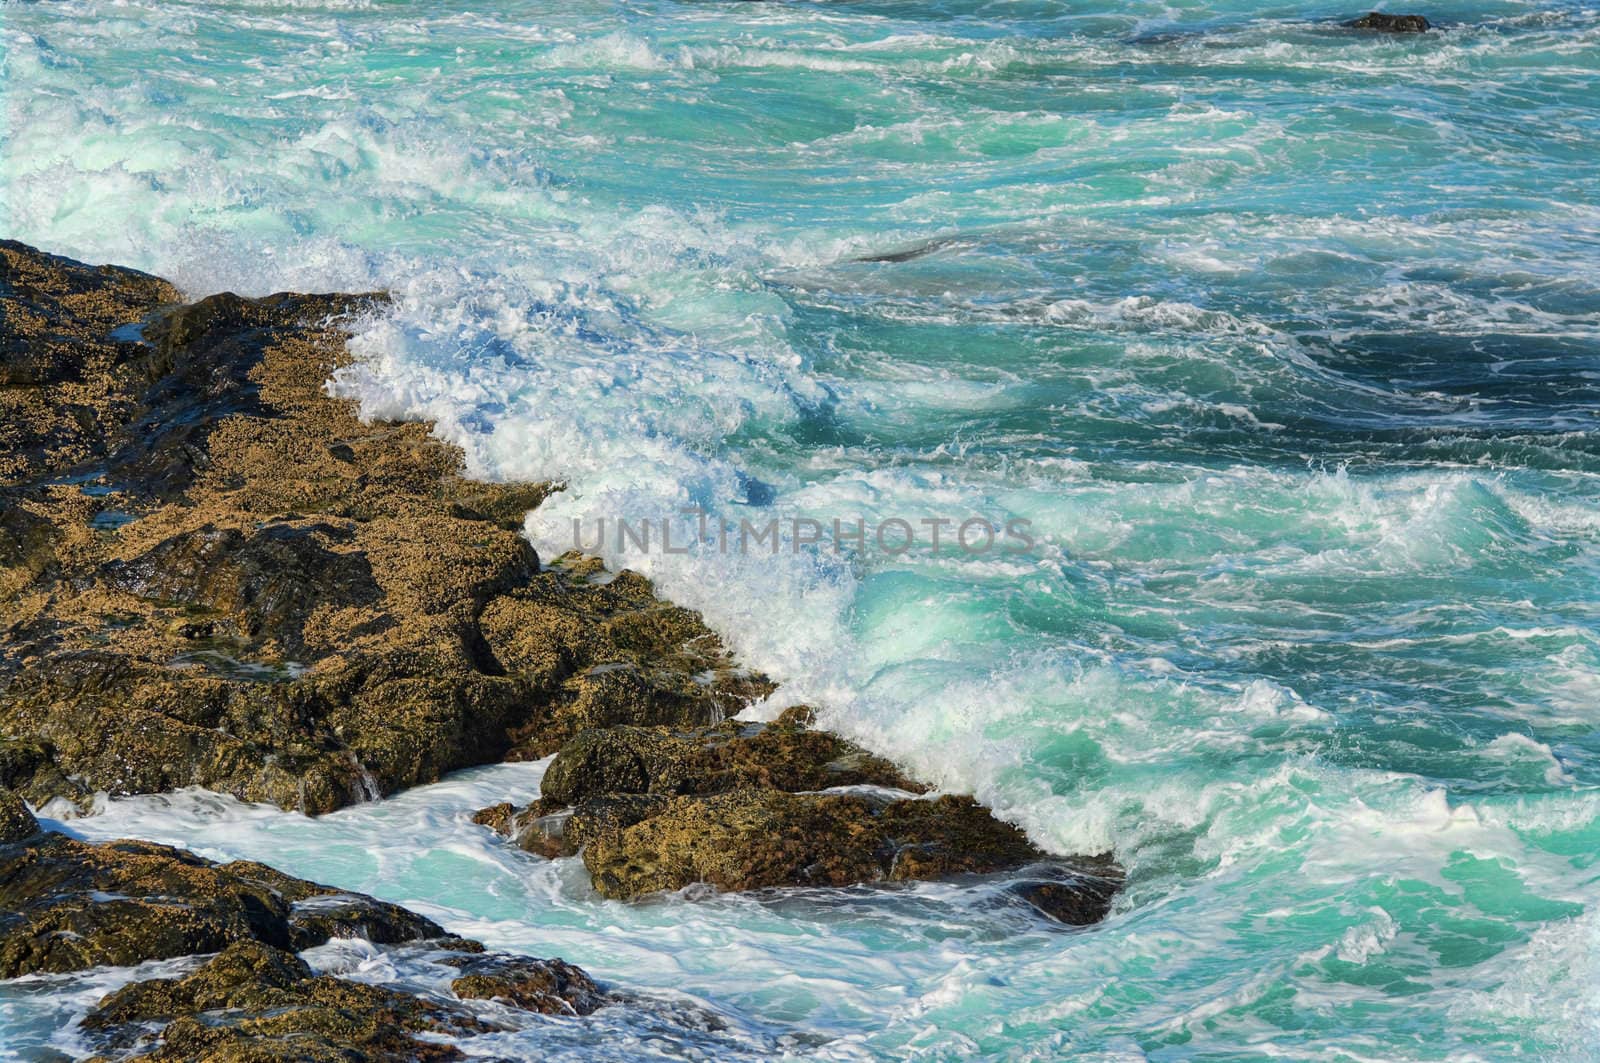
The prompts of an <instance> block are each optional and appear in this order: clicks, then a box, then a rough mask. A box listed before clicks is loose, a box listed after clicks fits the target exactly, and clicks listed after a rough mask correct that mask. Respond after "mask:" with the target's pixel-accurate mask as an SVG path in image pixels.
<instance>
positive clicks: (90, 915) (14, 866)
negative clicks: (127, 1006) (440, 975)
mask: <svg viewBox="0 0 1600 1063" xmlns="http://www.w3.org/2000/svg"><path fill="white" fill-rule="evenodd" d="M13 800H14V798H13ZM30 819H31V817H30ZM0 912H4V913H5V914H4V915H3V916H0V978H15V977H17V976H19V975H24V974H34V973H40V972H45V973H62V972H67V971H77V970H82V969H84V968H87V967H95V966H100V965H102V964H111V965H116V966H127V965H131V964H136V963H142V962H144V961H146V960H159V959H170V958H172V957H176V956H188V955H192V954H194V953H203V952H216V951H219V950H221V949H223V948H225V947H227V946H228V945H229V944H231V943H233V942H236V941H246V940H252V941H260V942H264V943H266V944H269V945H272V946H274V947H277V948H297V949H298V948H308V947H310V946H312V945H318V944H321V943H323V942H325V941H327V940H328V939H329V938H330V937H335V936H353V935H355V934H360V935H361V936H365V937H369V938H371V939H372V940H375V941H390V942H394V941H405V940H413V939H419V938H430V937H439V936H442V935H443V933H444V931H443V930H441V929H440V928H439V927H438V926H437V925H436V924H434V923H432V922H431V921H429V920H427V919H424V918H423V917H421V916H418V915H416V914H414V913H412V912H409V911H407V910H406V909H404V908H401V907H399V906H397V905H392V904H386V903H384V902H382V901H377V900H374V899H372V898H370V897H361V896H356V895H351V894H345V893H341V892H340V891H337V890H332V889H329V888H328V887H326V886H319V885H317V884H316V883H313V882H307V881H305V880H303V879H297V878H294V877H292V876H289V875H285V874H283V873H281V872H278V871H274V870H273V869H272V868H269V867H266V866H264V865H262V864H255V863H249V862H244V861H241V862H237V863H232V864H216V863H213V862H211V861H209V860H205V859H202V858H201V857H198V856H195V855H193V854H191V853H186V852H184V851H182V850H179V849H173V848H170V847H168V846H165V845H155V844H152V843H148V842H135V841H122V842H111V843H108V844H105V845H90V844H87V843H84V842H80V841H76V840H74V839H71V838H67V837H65V836H63V835H60V834H41V835H37V836H36V837H35V838H34V839H33V840H32V841H31V842H29V843H28V844H26V845H19V846H13V847H11V848H9V849H5V850H0Z"/></svg>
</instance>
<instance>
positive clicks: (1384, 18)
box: [1340, 11, 1433, 33]
mask: <svg viewBox="0 0 1600 1063" xmlns="http://www.w3.org/2000/svg"><path fill="white" fill-rule="evenodd" d="M1340 25H1342V26H1345V27H1347V28H1349V29H1353V30H1375V31H1377V32H1379V33H1425V32H1427V31H1428V30H1430V29H1432V28H1433V23H1431V22H1429V21H1428V20H1427V19H1426V18H1423V17H1422V16H1421V15H1389V14H1385V13H1384V12H1382V11H1369V12H1368V13H1367V14H1365V15H1362V16H1361V17H1360V18H1353V19H1351V20H1350V21H1348V22H1342V23H1340Z"/></svg>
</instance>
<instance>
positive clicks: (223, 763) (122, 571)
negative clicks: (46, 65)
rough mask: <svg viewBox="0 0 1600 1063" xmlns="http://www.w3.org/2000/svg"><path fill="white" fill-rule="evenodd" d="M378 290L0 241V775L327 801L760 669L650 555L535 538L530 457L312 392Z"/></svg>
mask: <svg viewBox="0 0 1600 1063" xmlns="http://www.w3.org/2000/svg"><path fill="white" fill-rule="evenodd" d="M381 302H382V297H380V296H320V295H277V296H271V297H268V298H265V299H244V298H241V297H239V296H235V295H231V294H222V295H216V296H212V297H210V298H207V299H203V300H201V301H199V302H197V303H193V304H189V305H182V304H180V303H179V296H178V293H177V292H176V291H175V290H174V289H172V288H171V286H170V285H167V284H166V283H165V282H163V281H160V280H157V279H156V278H153V277H149V276H146V275H144V274H139V273H135V272H133V271H129V270H119V269H115V268H110V267H102V268H94V267H89V266H85V265H81V264H78V263H74V262H70V261H68V260H66V259H60V258H56V257H54V256H50V255H45V254H42V253H40V252H37V251H34V250H32V249H30V248H26V247H24V246H23V245H20V244H14V243H3V244H0V309H3V311H4V312H3V314H0V359H3V360H0V379H3V383H0V455H3V461H0V785H5V786H8V787H12V788H14V789H16V790H18V791H19V792H20V793H22V794H23V795H25V796H26V797H27V798H28V799H30V800H32V801H33V802H35V803H36V804H38V803H43V802H44V801H47V800H49V799H50V798H53V797H67V798H69V799H74V800H79V801H82V800H83V799H85V798H86V797H87V796H88V795H89V794H91V793H92V792H94V791H97V790H105V791H108V792H110V793H112V794H122V793H147V792H161V791H166V790H172V789H176V788H179V787H183V786H190V785H199V786H204V787H207V788H210V789H213V790H218V791H222V792H226V793H231V794H233V795H235V796H237V797H240V798H242V799H246V800H257V801H269V802H273V803H275V804H278V805H280V806H282V807H285V808H291V809H301V810H304V811H307V812H311V813H319V812H326V811H330V810H332V809H335V808H338V807H340V806H342V805H346V804H349V803H352V802H356V801H361V800H367V799H371V798H375V797H378V796H380V795H383V794H388V793H392V792H394V791H396V790H399V789H402V788H404V787H407V786H411V785H415V784H417V783H421V782H428V781H432V780H434V779H437V778H438V777H439V776H440V775H441V774H443V773H444V772H447V771H450V770H453V769H456V768H461V767H466V766H470V765H474V764H481V763H485V762H491V761H496V760H501V759H516V758H522V757H541V756H545V755H548V754H549V753H552V752H554V751H555V750H556V749H557V748H559V747H560V746H561V744H562V743H563V742H564V741H566V740H567V739H568V738H570V737H572V736H573V735H575V734H577V733H579V732H580V731H582V730H583V729H585V728H588V727H597V726H607V725H611V724H620V723H645V724H672V725H675V726H693V725H696V724H702V723H707V722H709V721H712V720H715V719H720V718H722V717H724V716H726V715H730V714H732V713H735V712H737V711H738V710H739V709H741V708H742V707H743V706H744V705H745V704H746V703H747V702H749V701H750V700H752V699H754V698H756V697H759V696H761V695H763V694H765V693H766V692H768V691H769V690H770V689H771V684H770V683H768V682H767V681H766V680H765V679H763V678H762V677H760V676H752V675H748V674H746V673H744V672H741V671H739V670H738V669H736V668H735V667H733V664H732V662H731V660H730V658H729V656H728V654H727V652H726V650H724V649H723V647H722V645H721V643H720V642H719V641H718V639H717V638H716V636H715V635H714V634H713V633H712V632H710V631H709V630H708V629H707V628H706V627H705V625H704V624H703V623H702V622H701V621H700V618H699V617H698V616H697V615H696V614H694V613H692V612H690V611H688V610H684V609H680V608H678V607H676V606H673V605H670V604H668V603H665V602H662V601H661V600H659V599H657V598H656V597H655V595H654V593H653V590H652V588H651V586H650V584H649V582H648V581H647V580H645V579H644V578H643V577H640V576H638V575H636V574H634V573H630V572H623V573H620V574H617V575H615V576H612V575H611V574H609V573H606V572H604V570H602V569H600V568H599V566H598V565H597V564H595V563H594V562H593V561H592V560H591V559H586V558H582V557H580V556H577V555H572V556H569V557H564V558H558V559H555V560H554V561H553V562H551V563H549V564H544V565H541V563H540V559H539V558H538V557H537V556H535V554H534V551H533V550H532V548H531V547H530V546H529V544H528V542H527V541H526V539H524V538H523V537H522V536H521V535H520V534H519V533H518V529H520V527H521V521H522V518H523V516H524V514H525V513H526V512H527V510H528V509H530V508H532V507H534V506H536V505H538V503H539V502H540V501H541V500H542V499H543V498H544V497H545V495H546V494H548V492H549V490H551V488H550V487H549V485H544V484H483V483H474V482H472V481H469V480H466V479H464V478H463V476H462V475H461V455H460V454H459V452H457V451H456V450H455V449H454V448H452V447H450V446H448V445H446V444H444V443H441V442H439V441H437V440H435V439H433V438H431V436H430V428H429V426H428V425H424V424H409V423H408V424H390V423H377V424H366V423H363V422H361V421H360V420H358V419H357V418H356V416H355V415H354V412H353V408H352V406H351V404H349V403H345V402H341V401H337V400H334V399H330V398H328V397H327V395H326V394H325V393H324V390H323V385H324V382H325V381H326V380H327V379H328V377H329V375H330V374H331V373H332V372H333V371H334V370H335V369H336V368H337V367H338V366H339V365H340V364H341V363H342V362H343V361H344V360H345V358H346V355H345V347H344V341H345V339H346V338H347V335H346V333H345V332H344V331H343V330H342V328H341V323H347V322H348V321H349V320H350V316H351V315H353V314H360V313H365V312H371V311H372V310H373V309H374V308H375V307H377V306H379V305H381Z"/></svg>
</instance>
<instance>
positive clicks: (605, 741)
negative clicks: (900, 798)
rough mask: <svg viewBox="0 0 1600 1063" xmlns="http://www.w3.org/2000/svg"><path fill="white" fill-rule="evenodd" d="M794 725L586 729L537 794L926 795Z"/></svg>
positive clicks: (570, 799)
mask: <svg viewBox="0 0 1600 1063" xmlns="http://www.w3.org/2000/svg"><path fill="white" fill-rule="evenodd" d="M800 719H802V716H801V715H800V714H793V715H789V716H786V717H785V718H784V719H782V720H780V721H778V722H777V723H774V724H771V725H762V724H749V723H739V722H728V723H724V724H720V725H717V726H714V727H704V728H698V729H694V730H691V731H686V732H672V731H669V730H668V729H666V728H646V727H612V728H606V729H597V730H591V731H586V732H584V733H582V734H580V735H578V737H576V738H574V739H573V740H572V741H570V742H568V743H567V744H566V745H564V746H562V747H561V750H560V752H559V753H557V754H556V758H555V760H554V761H552V762H551V764H550V767H549V769H548V770H547V771H546V772H545V776H544V781H543V782H542V783H541V787H540V788H541V791H542V793H543V795H544V797H545V798H546V799H547V800H548V801H552V802H557V803H559V804H562V805H572V804H576V803H578V802H579V801H581V800H583V799H584V798H586V797H599V796H603V795H607V794H713V793H721V792H723V791H726V790H731V789H734V788H736V787H745V786H762V787H770V788H774V789H779V790H796V791H798V790H823V789H827V788H829V787H834V786H883V787H891V788H894V789H898V790H906V791H910V792H912V793H922V792H924V790H925V789H926V787H924V786H922V785H921V784H920V783H918V782H915V781H914V780H911V779H908V778H907V777H906V776H905V775H904V774H902V773H901V772H900V770H899V769H898V768H896V767H895V766H894V765H893V764H891V763H890V762H889V761H887V760H884V759H883V758H881V757H876V756H873V755H872V754H870V753H868V752H867V751H866V750H864V749H862V748H861V747H859V746H856V745H854V744H852V743H850V742H847V741H845V740H844V739H842V738H840V737H838V736H837V735H834V734H830V733H829V732H827V731H818V730H813V729H811V728H809V727H807V726H805V725H804V724H803V723H801V722H799V720H800Z"/></svg>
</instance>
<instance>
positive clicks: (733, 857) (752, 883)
mask: <svg viewBox="0 0 1600 1063" xmlns="http://www.w3.org/2000/svg"><path fill="white" fill-rule="evenodd" d="M582 814H583V813H582V810H581V809H580V811H579V812H578V813H576V814H575V818H576V817H577V816H580V815H582ZM582 855H583V862H584V866H585V867H587V868H588V869H589V873H590V876H591V877H592V879H593V881H594V885H595V888H596V889H597V890H599V891H600V892H601V893H602V894H604V895H605V896H608V897H616V898H631V897H637V896H640V895H641V894H645V893H651V892H655V891H658V890H675V889H681V888H683V887H684V886H688V885H690V884H692V883H706V884H709V885H711V886H713V887H715V888H717V889H719V890H748V889H760V888H763V887H770V886H808V885H809V886H847V885H852V884H855V883H861V882H876V881H897V880H906V879H926V878H939V877H943V876H947V875H954V874H960V873H974V872H978V873H981V872H989V871H999V870H1004V869H1007V868H1012V867H1018V866H1021V865H1023V864H1027V863H1030V862H1033V861H1036V860H1039V859H1041V858H1042V857H1043V855H1044V854H1043V853H1041V852H1040V851H1039V850H1038V849H1036V848H1035V847H1034V846H1033V845H1032V844H1031V843H1030V842H1029V841H1028V840H1027V838H1026V837H1025V836H1024V835H1023V834H1022V832H1021V831H1019V830H1017V829H1016V828H1015V827H1012V826H1010V825H1009V824H1006V823H1002V822H1000V821H999V820H997V819H995V818H994V817H993V816H991V815H990V814H989V812H988V810H986V809H984V808H983V807H982V806H980V805H978V804H977V803H976V802H974V801H973V800H972V799H971V798H966V797H941V798H938V799H937V800H932V801H923V800H898V801H888V802H883V801H879V800H874V799H871V798H868V797H863V796H857V795H854V794H794V793H786V792H784V791H781V790H772V789H755V788H750V789H740V790H733V791H729V792H727V793H722V794H714V795H712V796H709V797H675V798H670V799H668V800H667V801H666V802H665V804H664V805H663V806H662V807H661V808H660V810H659V811H658V812H656V813H655V814H654V815H652V816H650V817H648V818H646V819H643V820H640V821H639V822H636V823H634V824H631V825H628V826H625V827H622V828H621V829H620V830H610V831H598V830H595V831H591V832H589V833H588V834H587V835H586V841H585V844H584V847H583V853H582Z"/></svg>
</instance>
